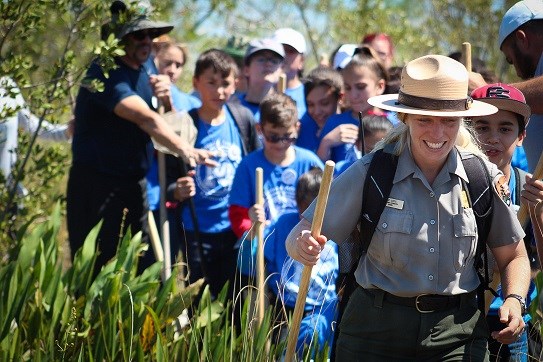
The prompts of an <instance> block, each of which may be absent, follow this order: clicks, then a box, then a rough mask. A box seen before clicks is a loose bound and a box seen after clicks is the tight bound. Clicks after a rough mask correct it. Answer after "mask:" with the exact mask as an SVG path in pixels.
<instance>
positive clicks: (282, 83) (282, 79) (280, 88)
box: [277, 74, 287, 93]
mask: <svg viewBox="0 0 543 362" xmlns="http://www.w3.org/2000/svg"><path fill="white" fill-rule="evenodd" d="M286 89H287V76H286V75H285V74H281V75H280V76H279V82H278V83H277V92H279V93H285V90H286Z"/></svg>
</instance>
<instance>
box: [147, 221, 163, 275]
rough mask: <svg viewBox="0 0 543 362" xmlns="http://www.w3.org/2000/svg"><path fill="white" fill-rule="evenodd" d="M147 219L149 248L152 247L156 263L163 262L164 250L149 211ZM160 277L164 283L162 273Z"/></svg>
mask: <svg viewBox="0 0 543 362" xmlns="http://www.w3.org/2000/svg"><path fill="white" fill-rule="evenodd" d="M147 219H148V220H149V238H150V239H151V246H152V247H153V252H154V253H155V258H156V260H158V261H164V250H162V244H161V242H160V236H159V235H158V230H157V228H156V222H155V217H154V216H153V212H152V211H151V210H149V211H148V212H147ZM161 277H162V281H163V282H164V281H166V278H165V275H164V273H162V275H161Z"/></svg>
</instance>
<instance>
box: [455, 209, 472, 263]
mask: <svg viewBox="0 0 543 362" xmlns="http://www.w3.org/2000/svg"><path fill="white" fill-rule="evenodd" d="M453 226H454V230H453V231H454V240H453V242H452V243H451V245H452V258H453V261H454V267H455V269H456V270H457V271H461V270H463V269H464V268H465V267H466V265H468V263H469V262H470V261H471V260H472V259H473V257H474V255H475V251H476V242H477V241H476V240H477V237H476V236H477V223H476V221H475V215H474V214H473V210H472V209H463V210H462V213H460V214H457V215H453Z"/></svg>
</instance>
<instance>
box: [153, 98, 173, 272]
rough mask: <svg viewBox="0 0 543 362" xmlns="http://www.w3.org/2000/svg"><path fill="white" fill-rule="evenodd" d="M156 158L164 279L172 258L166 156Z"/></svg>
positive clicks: (161, 114) (160, 111) (161, 105)
mask: <svg viewBox="0 0 543 362" xmlns="http://www.w3.org/2000/svg"><path fill="white" fill-rule="evenodd" d="M158 114H159V115H160V116H161V117H163V116H164V105H163V104H161V103H160V102H159V106H158ZM157 159H158V184H159V187H160V203H159V205H160V209H159V210H160V229H161V231H162V233H161V236H162V248H163V250H164V252H163V256H164V263H163V264H162V274H163V275H164V279H165V280H166V279H168V278H169V277H170V275H171V274H172V260H171V258H170V223H169V221H168V215H167V212H168V211H167V210H166V156H165V155H164V153H163V152H161V151H157Z"/></svg>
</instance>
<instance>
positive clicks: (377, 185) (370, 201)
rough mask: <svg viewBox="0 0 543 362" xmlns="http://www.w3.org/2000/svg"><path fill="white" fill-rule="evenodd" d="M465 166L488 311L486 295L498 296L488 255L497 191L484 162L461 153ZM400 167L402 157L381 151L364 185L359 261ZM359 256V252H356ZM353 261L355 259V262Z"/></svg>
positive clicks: (481, 305)
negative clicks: (399, 161)
mask: <svg viewBox="0 0 543 362" xmlns="http://www.w3.org/2000/svg"><path fill="white" fill-rule="evenodd" d="M460 156H461V159H462V164H463V165H464V169H465V170H466V174H467V176H468V180H469V183H466V182H465V181H464V180H462V189H463V191H466V190H467V191H468V192H466V193H465V195H466V196H467V201H468V203H469V205H470V206H471V207H472V209H473V212H474V214H475V219H476V223H477V230H478V236H479V238H478V242H477V249H476V255H475V258H476V261H475V268H476V270H477V275H478V277H479V280H480V282H481V283H480V285H479V287H478V288H477V300H478V303H479V309H480V310H482V311H483V310H484V303H485V298H484V292H485V290H490V291H491V292H492V294H494V295H495V296H497V294H496V292H495V291H494V290H492V288H490V282H491V277H490V275H489V270H488V255H487V248H486V241H487V239H488V234H489V231H490V223H491V219H492V210H493V195H492V193H493V190H492V187H493V186H492V181H491V179H490V174H489V173H488V169H487V168H486V166H485V164H484V162H483V160H482V159H481V158H479V157H477V156H475V155H473V154H467V153H462V152H461V153H460ZM397 166H398V156H396V155H393V154H391V153H387V152H384V151H383V150H378V151H376V152H375V155H374V157H373V159H372V161H371V163H370V166H369V169H368V173H367V175H366V181H365V182H364V198H363V201H362V210H361V212H360V225H359V226H360V241H361V242H360V244H358V245H359V251H358V253H357V254H354V258H353V259H355V260H356V261H358V258H359V257H360V256H362V255H363V254H366V253H367V251H368V248H369V246H370V243H371V239H372V237H373V233H374V232H375V227H376V226H377V223H378V222H379V218H380V217H381V213H382V212H383V210H384V208H385V206H386V204H387V201H388V196H389V195H390V191H391V190H392V184H393V180H394V175H395V173H396V168H397ZM355 252H356V251H355ZM352 261H353V260H352V259H351V262H352ZM356 264H357V263H355V265H351V272H353V273H354V270H355V269H356Z"/></svg>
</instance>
